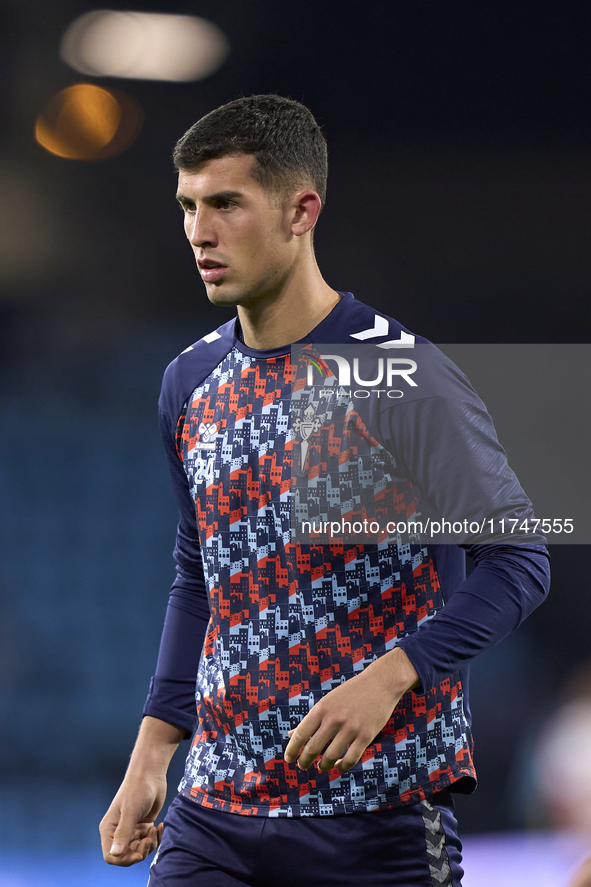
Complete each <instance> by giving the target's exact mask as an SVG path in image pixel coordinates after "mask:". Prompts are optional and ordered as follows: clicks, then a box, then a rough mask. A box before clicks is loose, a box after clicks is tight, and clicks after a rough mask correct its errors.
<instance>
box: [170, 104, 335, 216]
mask: <svg viewBox="0 0 591 887" xmlns="http://www.w3.org/2000/svg"><path fill="white" fill-rule="evenodd" d="M239 153H240V154H253V155H254V157H255V158H256V163H255V164H254V165H253V169H252V175H253V178H254V179H255V180H256V181H257V182H258V183H259V184H260V185H262V187H263V188H267V189H269V190H270V191H275V192H277V193H279V194H281V195H282V196H283V195H286V194H288V193H290V192H293V191H297V190H298V188H301V187H302V186H303V187H305V186H306V185H312V186H313V188H314V190H315V191H317V193H318V195H319V197H320V200H321V201H322V203H323V204H324V202H325V200H326V178H327V174H328V160H327V149H326V139H325V138H324V136H323V134H322V132H321V130H320V127H319V126H318V124H317V122H316V120H315V119H314V116H313V114H312V112H311V111H309V110H308V108H306V107H305V106H304V105H302V104H300V102H296V101H294V100H293V99H287V98H284V97H283V96H279V95H251V96H246V97H243V98H239V99H235V100H234V101H233V102H228V104H227V105H222V106H221V107H220V108H216V109H215V111H210V113H209V114H206V115H205V117H202V118H201V120H198V121H197V123H194V124H193V126H192V127H191V128H190V129H188V130H187V132H186V133H185V134H184V136H182V138H180V139H179V141H178V142H177V143H176V145H175V148H174V152H173V155H172V159H173V161H174V165H175V166H176V168H177V169H192V168H194V167H196V166H198V165H199V164H200V163H203V162H204V161H206V160H213V159H215V158H217V157H225V156H226V155H228V154H239Z"/></svg>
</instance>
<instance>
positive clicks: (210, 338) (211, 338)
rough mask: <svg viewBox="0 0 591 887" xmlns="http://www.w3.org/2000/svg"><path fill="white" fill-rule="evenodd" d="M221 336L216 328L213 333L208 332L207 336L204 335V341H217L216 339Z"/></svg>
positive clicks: (208, 342)
mask: <svg viewBox="0 0 591 887" xmlns="http://www.w3.org/2000/svg"><path fill="white" fill-rule="evenodd" d="M221 338H222V337H221V336H220V334H219V333H218V332H217V331H216V330H214V331H213V333H208V334H207V335H206V336H203V341H204V342H207V344H208V345H209V344H210V342H215V340H216V339H221Z"/></svg>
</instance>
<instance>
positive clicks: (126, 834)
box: [109, 809, 136, 856]
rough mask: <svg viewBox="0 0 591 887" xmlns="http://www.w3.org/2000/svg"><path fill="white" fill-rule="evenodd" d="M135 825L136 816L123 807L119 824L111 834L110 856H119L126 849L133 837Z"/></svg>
mask: <svg viewBox="0 0 591 887" xmlns="http://www.w3.org/2000/svg"><path fill="white" fill-rule="evenodd" d="M135 826H136V817H135V816H134V814H133V813H132V812H131V811H130V810H125V809H123V810H122V811H121V819H120V820H119V825H118V826H117V828H116V830H115V834H114V835H113V843H112V844H111V849H110V851H109V852H110V854H111V856H120V855H121V854H122V853H123V852H124V851H125V850H126V849H127V846H128V844H129V842H130V841H131V839H132V837H133V833H134V829H135Z"/></svg>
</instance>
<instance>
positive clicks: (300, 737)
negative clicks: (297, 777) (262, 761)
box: [283, 709, 320, 764]
mask: <svg viewBox="0 0 591 887" xmlns="http://www.w3.org/2000/svg"><path fill="white" fill-rule="evenodd" d="M312 711H313V709H312ZM311 715H312V712H310V713H309V714H307V715H306V717H305V718H303V719H302V720H301V721H300V723H299V724H298V725H297V727H296V728H295V730H290V731H289V736H290V739H289V742H288V743H287V746H286V748H285V751H284V753H283V757H284V758H285V760H286V761H287V763H288V764H293V762H294V761H295V760H296V759H297V757H298V755H299V754H300V752H301V751H302V749H303V747H304V746H305V744H306V743H307V742H308V740H309V739H310V737H311V736H312V734H313V733H314V731H315V730H316V729H317V728H318V727H319V726H320V718H317V717H311Z"/></svg>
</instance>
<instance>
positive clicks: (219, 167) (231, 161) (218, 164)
mask: <svg viewBox="0 0 591 887" xmlns="http://www.w3.org/2000/svg"><path fill="white" fill-rule="evenodd" d="M254 162H255V158H254V155H253V154H244V153H240V154H226V155H224V156H223V157H214V158H212V159H211V160H204V161H203V163H200V164H199V165H198V166H192V167H190V168H186V169H185V168H183V169H180V170H179V190H180V191H182V192H183V193H185V191H186V189H187V188H191V189H197V190H201V189H203V188H204V189H205V190H208V191H209V190H210V188H211V187H212V186H213V187H214V188H215V190H216V191H217V190H220V189H222V190H229V189H231V190H236V187H237V185H238V184H240V185H241V186H242V188H260V185H259V183H258V182H256V181H255V179H254V178H253V177H252V175H251V172H252V165H253V163H254Z"/></svg>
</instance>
